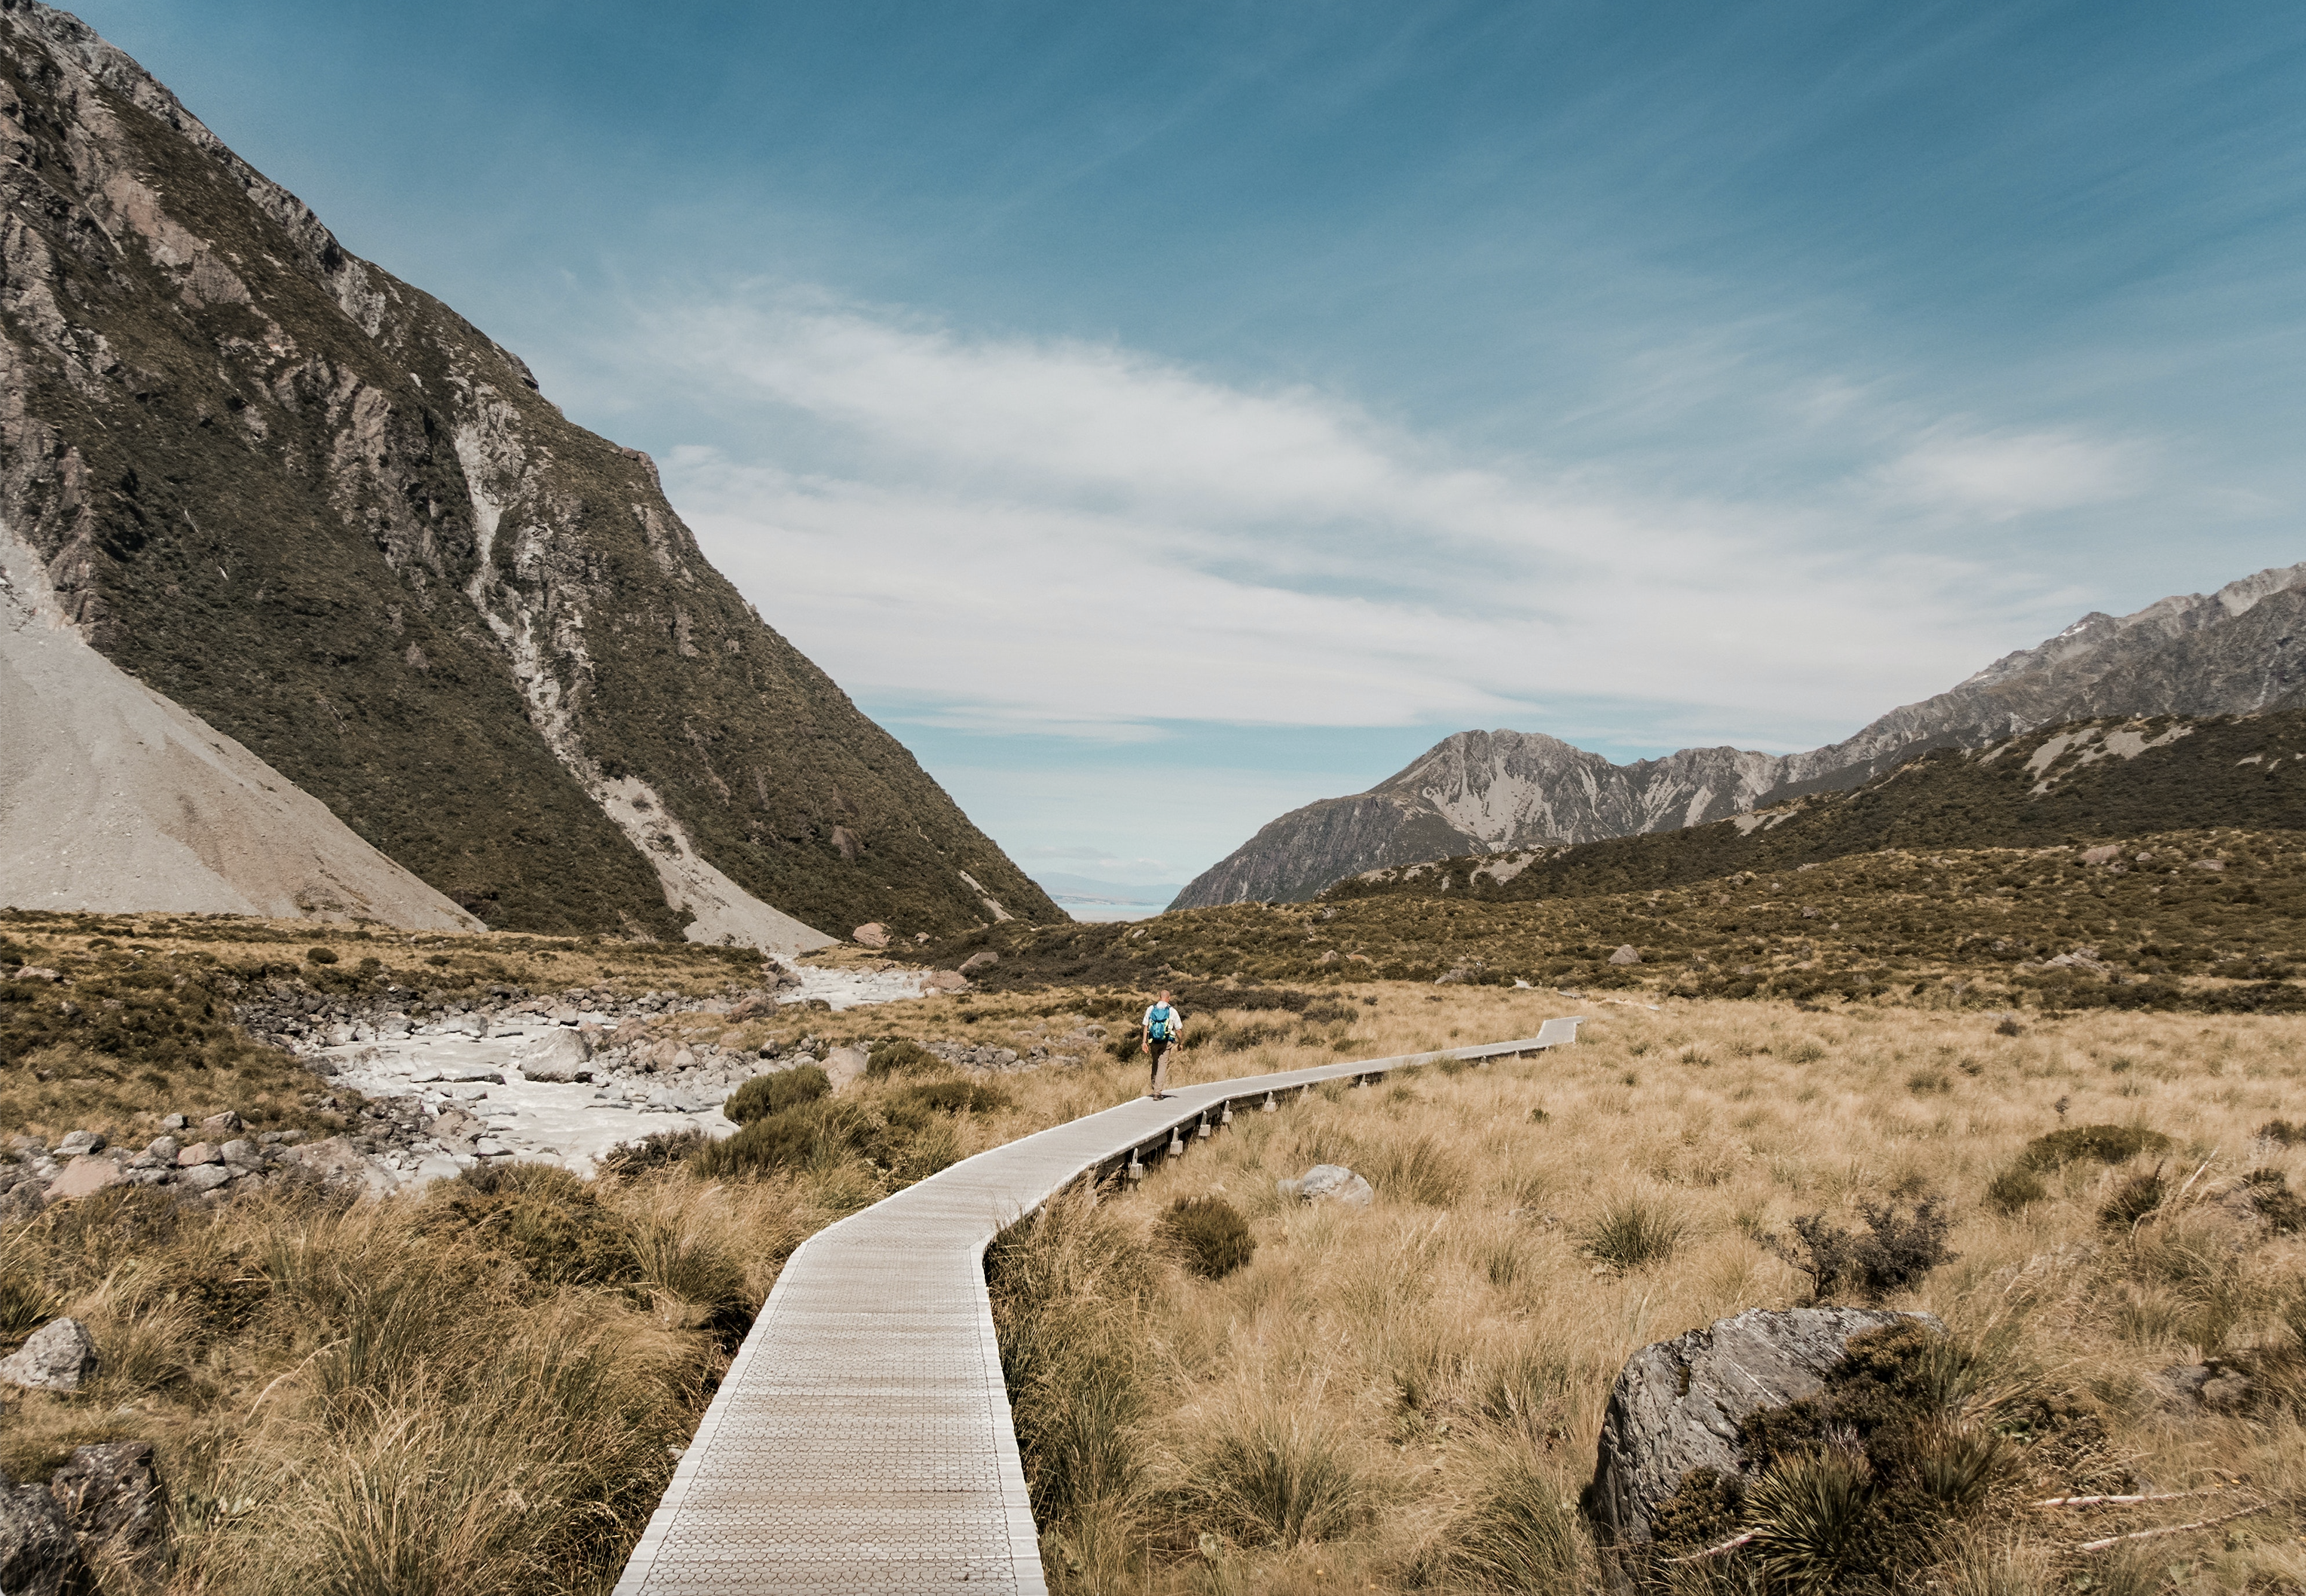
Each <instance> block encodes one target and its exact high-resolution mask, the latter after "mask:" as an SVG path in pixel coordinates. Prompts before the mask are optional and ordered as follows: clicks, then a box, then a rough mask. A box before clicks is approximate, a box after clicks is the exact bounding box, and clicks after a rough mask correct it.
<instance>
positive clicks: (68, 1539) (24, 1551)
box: [0, 1476, 87, 1596]
mask: <svg viewBox="0 0 2306 1596" xmlns="http://www.w3.org/2000/svg"><path fill="white" fill-rule="evenodd" d="M86 1580H87V1566H86V1565H85V1564H84V1563H83V1562H82V1561H81V1555H80V1544H79V1542H77V1541H74V1540H73V1532H72V1521H71V1520H70V1519H69V1518H67V1517H65V1516H64V1508H63V1506H61V1505H59V1504H58V1502H57V1501H56V1498H55V1497H53V1496H51V1495H49V1494H48V1490H47V1487H46V1486H41V1485H10V1484H9V1483H8V1481H7V1480H6V1478H5V1477H4V1476H0V1591H5V1592H8V1596H65V1593H66V1592H76V1591H79V1590H81V1589H84V1588H85V1584H86Z"/></svg>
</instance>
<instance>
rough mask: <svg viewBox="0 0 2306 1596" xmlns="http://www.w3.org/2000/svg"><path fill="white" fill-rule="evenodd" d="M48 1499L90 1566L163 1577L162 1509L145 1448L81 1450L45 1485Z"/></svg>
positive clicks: (134, 1444)
mask: <svg viewBox="0 0 2306 1596" xmlns="http://www.w3.org/2000/svg"><path fill="white" fill-rule="evenodd" d="M48 1494H49V1496H50V1497H52V1498H55V1500H56V1505H57V1506H59V1507H61V1508H63V1509H64V1517H65V1519H66V1520H67V1521H68V1522H69V1523H70V1524H71V1525H72V1530H73V1535H74V1536H75V1537H77V1539H78V1541H79V1543H80V1548H81V1553H82V1555H83V1556H84V1557H85V1558H87V1560H88V1561H89V1562H90V1564H91V1565H102V1566H107V1567H115V1568H123V1569H126V1570H129V1571H131V1572H133V1573H135V1574H138V1575H142V1576H143V1577H145V1578H147V1579H158V1577H159V1576H160V1575H162V1574H163V1573H164V1572H165V1571H166V1565H165V1553H166V1549H167V1534H168V1514H167V1500H166V1498H164V1497H163V1496H162V1495H161V1493H160V1481H159V1479H158V1476H156V1475H155V1474H154V1473H153V1472H152V1447H151V1445H150V1443H149V1442H146V1441H112V1442H109V1443H107V1444H106V1445H104V1446H101V1447H80V1448H78V1449H77V1450H75V1451H74V1452H73V1455H72V1456H71V1457H70V1458H69V1459H68V1460H67V1461H66V1462H65V1464H64V1467H62V1468H60V1469H58V1470H57V1471H56V1473H55V1474H54V1475H53V1476H52V1477H51V1478H50V1479H49V1481H48Z"/></svg>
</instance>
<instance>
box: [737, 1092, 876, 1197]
mask: <svg viewBox="0 0 2306 1596" xmlns="http://www.w3.org/2000/svg"><path fill="white" fill-rule="evenodd" d="M877 1129H878V1127H876V1126H875V1124H874V1123H873V1120H872V1116H871V1115H870V1114H867V1113H866V1112H865V1110H864V1109H862V1108H860V1107H858V1105H856V1104H854V1103H850V1102H845V1101H843V1100H842V1099H841V1098H838V1097H818V1098H815V1099H813V1100H811V1101H809V1102H806V1103H797V1104H794V1105H792V1106H790V1107H789V1108H781V1109H779V1110H778V1111H777V1112H775V1113H774V1114H763V1115H761V1116H760V1117H759V1118H758V1119H756V1120H755V1121H753V1122H752V1123H750V1124H748V1125H747V1126H746V1127H745V1128H744V1129H743V1130H741V1131H738V1132H737V1134H736V1135H734V1136H731V1137H728V1138H726V1139H723V1140H721V1141H716V1142H714V1143H713V1145H712V1146H711V1147H709V1148H705V1150H704V1151H703V1152H701V1153H699V1154H698V1155H697V1156H696V1168H697V1172H698V1173H699V1174H705V1175H710V1176H714V1177H720V1176H724V1175H762V1174H778V1173H780V1172H781V1171H784V1170H791V1169H806V1168H807V1167H808V1166H809V1165H813V1164H817V1163H821V1162H824V1160H826V1159H829V1158H837V1157H840V1156H842V1155H844V1154H849V1153H867V1156H869V1152H868V1149H869V1148H872V1147H873V1146H874V1145H875V1143H876V1142H877V1141H879V1140H880V1138H879V1137H878V1136H876V1134H875V1131H876V1130H877Z"/></svg>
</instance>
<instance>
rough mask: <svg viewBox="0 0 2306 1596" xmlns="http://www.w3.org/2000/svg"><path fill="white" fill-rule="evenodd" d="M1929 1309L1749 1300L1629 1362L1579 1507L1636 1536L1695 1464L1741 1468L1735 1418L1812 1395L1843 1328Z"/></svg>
mask: <svg viewBox="0 0 2306 1596" xmlns="http://www.w3.org/2000/svg"><path fill="white" fill-rule="evenodd" d="M1903 1324H1921V1325H1926V1326H1928V1327H1931V1328H1932V1329H1937V1330H1943V1328H1944V1326H1943V1325H1942V1324H1940V1323H1939V1321H1938V1320H1937V1319H1935V1318H1934V1317H1932V1316H1931V1315H1929V1314H1926V1313H1920V1314H1917V1313H1892V1312H1889V1311H1886V1310H1875V1309H1865V1308H1793V1309H1787V1310H1781V1311H1773V1310H1768V1309H1762V1308H1750V1309H1747V1310H1746V1311H1745V1312H1743V1313H1741V1314H1739V1315H1738V1316H1737V1317H1736V1318H1735V1319H1716V1320H1715V1321H1714V1322H1713V1323H1712V1324H1711V1325H1709V1326H1708V1327H1705V1328H1704V1329H1703V1330H1692V1331H1690V1332H1689V1333H1688V1334H1687V1335H1685V1336H1676V1337H1675V1338H1674V1339H1673V1340H1671V1341H1658V1342H1653V1343H1652V1344H1649V1345H1648V1346H1645V1347H1644V1348H1642V1350H1641V1351H1639V1352H1637V1353H1635V1354H1634V1355H1633V1356H1632V1357H1631V1358H1629V1359H1627V1361H1626V1366H1625V1368H1623V1369H1622V1370H1618V1378H1617V1383H1616V1384H1614V1385H1613V1386H1611V1387H1610V1404H1609V1406H1608V1408H1607V1409H1606V1410H1605V1411H1604V1412H1603V1413H1602V1417H1601V1444H1600V1447H1599V1455H1598V1456H1597V1458H1596V1460H1595V1464H1594V1469H1593V1484H1592V1485H1590V1486H1588V1487H1587V1488H1586V1491H1585V1510H1586V1513H1587V1514H1588V1515H1590V1516H1591V1517H1592V1519H1593V1525H1594V1528H1595V1530H1596V1531H1597V1532H1599V1534H1600V1536H1601V1540H1602V1541H1605V1542H1608V1543H1612V1544H1619V1545H1623V1544H1627V1543H1633V1544H1643V1543H1646V1542H1647V1541H1650V1540H1651V1539H1652V1534H1651V1530H1652V1525H1653V1523H1654V1521H1655V1518H1656V1515H1657V1512H1658V1509H1659V1508H1660V1507H1661V1506H1664V1505H1665V1503H1666V1501H1667V1500H1668V1499H1669V1498H1671V1497H1672V1495H1673V1494H1674V1492H1675V1491H1677V1490H1678V1489H1681V1484H1682V1481H1684V1480H1686V1479H1687V1478H1688V1477H1689V1475H1690V1474H1691V1473H1693V1472H1695V1471H1696V1470H1699V1469H1712V1471H1713V1472H1715V1473H1717V1474H1720V1475H1721V1476H1722V1477H1724V1478H1733V1477H1735V1476H1737V1475H1738V1474H1739V1473H1740V1472H1742V1470H1743V1464H1742V1462H1741V1460H1740V1458H1739V1455H1738V1426H1739V1425H1740V1424H1741V1423H1743V1422H1744V1421H1745V1420H1746V1419H1747V1418H1748V1417H1750V1416H1751V1415H1752V1414H1754V1413H1757V1412H1759V1411H1760V1410H1762V1409H1764V1408H1779V1407H1783V1406H1785V1405H1786V1404H1788V1403H1790V1402H1798V1401H1799V1400H1800V1399H1802V1398H1803V1397H1805V1396H1814V1395H1816V1394H1817V1393H1818V1392H1819V1391H1820V1390H1822V1389H1823V1387H1824V1385H1825V1378H1826V1375H1827V1374H1828V1372H1829V1371H1831V1370H1832V1369H1833V1368H1834V1367H1835V1365H1837V1364H1839V1363H1840V1362H1841V1361H1842V1359H1843V1358H1844V1357H1845V1356H1846V1355H1847V1354H1848V1352H1849V1342H1850V1338H1851V1337H1853V1336H1859V1335H1862V1334H1864V1333H1865V1332H1866V1331H1868V1330H1880V1329H1887V1328H1889V1327H1892V1326H1896V1325H1903Z"/></svg>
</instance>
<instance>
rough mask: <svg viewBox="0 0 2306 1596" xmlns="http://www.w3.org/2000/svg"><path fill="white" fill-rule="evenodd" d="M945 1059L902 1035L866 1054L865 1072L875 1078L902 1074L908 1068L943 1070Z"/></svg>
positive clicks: (880, 1078)
mask: <svg viewBox="0 0 2306 1596" xmlns="http://www.w3.org/2000/svg"><path fill="white" fill-rule="evenodd" d="M944 1067H945V1066H944V1060H943V1059H941V1058H939V1057H937V1055H936V1054H934V1053H931V1052H930V1051H929V1050H928V1049H927V1048H926V1047H924V1046H921V1045H920V1044H919V1043H918V1042H912V1041H908V1040H906V1039H905V1038H904V1037H898V1038H897V1039H896V1040H895V1041H893V1042H884V1043H882V1044H880V1045H879V1046H876V1047H875V1048H874V1049H873V1050H872V1051H871V1052H869V1053H867V1054H866V1055H865V1073H866V1074H867V1076H869V1077H871V1078H872V1079H873V1080H883V1079H884V1078H886V1077H888V1076H891V1075H901V1074H903V1073H904V1072H905V1071H908V1070H942V1069H944Z"/></svg>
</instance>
